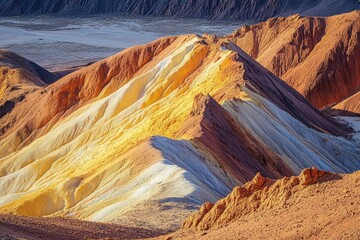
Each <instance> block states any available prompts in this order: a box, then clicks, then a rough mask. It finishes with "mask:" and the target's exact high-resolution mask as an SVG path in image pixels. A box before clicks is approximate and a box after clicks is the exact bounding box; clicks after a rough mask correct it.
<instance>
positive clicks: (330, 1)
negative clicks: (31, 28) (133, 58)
mask: <svg viewBox="0 0 360 240" xmlns="http://www.w3.org/2000/svg"><path fill="white" fill-rule="evenodd" d="M355 9H360V3H359V2H358V1H356V0H305V1H304V0H286V1H275V0H266V1H261V0H256V1H251V0H242V1H236V0H231V1H227V2H224V1H221V0H197V1H192V0H184V1H177V0H155V1H146V0H141V1H138V0H136V1H135V0H79V1H65V2H64V1H62V0H52V1H47V0H27V1H26V2H19V1H16V0H1V1H0V15H1V16H15V15H39V14H47V15H50V14H55V15H60V16H63V15H71V16H84V15H85V16H87V15H93V14H111V13H117V14H133V15H145V16H168V17H183V18H185V17H186V18H210V19H218V20H225V19H227V20H230V19H232V20H235V19H236V20H265V19H268V18H270V17H274V16H278V15H290V14H294V13H302V14H305V15H312V16H313V15H321V16H327V15H334V14H339V13H344V12H349V11H352V10H355Z"/></svg>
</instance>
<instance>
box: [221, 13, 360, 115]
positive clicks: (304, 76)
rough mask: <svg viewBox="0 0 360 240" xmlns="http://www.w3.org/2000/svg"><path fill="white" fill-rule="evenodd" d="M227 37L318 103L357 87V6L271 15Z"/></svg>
mask: <svg viewBox="0 0 360 240" xmlns="http://www.w3.org/2000/svg"><path fill="white" fill-rule="evenodd" d="M225 38H226V39H230V40H231V41H233V42H234V43H236V44H237V45H238V46H239V47H241V48H242V49H243V50H244V51H246V52H247V53H248V54H249V55H250V56H251V57H253V58H255V59H256V60H257V61H258V62H259V63H261V64H262V65H263V66H265V67H266V68H267V69H269V70H270V71H271V72H273V73H274V74H276V75H277V76H279V77H280V78H282V79H283V80H284V81H285V82H286V83H288V84H289V85H290V86H292V87H293V88H295V89H296V90H297V91H299V92H300V93H301V94H302V95H303V96H304V97H305V98H306V99H308V100H309V101H310V102H311V103H312V104H313V105H314V106H316V107H317V108H319V109H324V108H326V107H331V106H333V105H335V104H337V103H339V102H340V101H342V100H344V99H346V98H348V97H349V96H351V95H353V94H354V93H355V92H357V91H359V89H360V11H354V12H351V13H347V14H342V15H336V16H332V17H328V18H319V17H301V16H299V15H294V16H291V17H288V18H274V19H270V20H268V21H266V22H263V23H259V24H256V25H252V26H244V27H242V28H240V29H239V30H237V31H236V32H234V33H233V34H232V35H229V36H226V37H225ZM354 110H355V111H359V109H354Z"/></svg>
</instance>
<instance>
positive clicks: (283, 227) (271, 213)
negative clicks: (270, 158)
mask: <svg viewBox="0 0 360 240" xmlns="http://www.w3.org/2000/svg"><path fill="white" fill-rule="evenodd" d="M359 195H360V172H359V171H358V172H355V173H352V174H349V175H338V174H332V173H329V172H325V171H320V170H317V169H314V168H312V169H305V170H303V171H302V172H301V174H300V175H299V176H297V177H291V178H287V177H285V178H283V179H281V180H276V181H274V180H271V179H268V178H264V177H262V176H261V175H260V174H258V175H256V176H255V177H254V179H253V180H252V181H250V182H248V183H247V184H245V185H244V186H242V187H236V188H235V189H234V190H233V191H232V192H231V193H230V194H229V195H228V196H227V197H226V198H224V199H222V200H220V201H218V202H217V203H215V204H212V203H205V204H204V205H203V206H202V207H201V209H200V210H199V212H197V213H195V214H194V215H192V216H190V217H189V218H188V219H187V220H186V221H185V222H184V224H183V226H182V231H180V232H177V233H174V234H171V235H169V236H167V237H168V239H172V238H173V239H264V238H265V239H301V238H303V239H359V237H360V229H359V226H358V221H359V220H360V207H359V205H358V197H359Z"/></svg>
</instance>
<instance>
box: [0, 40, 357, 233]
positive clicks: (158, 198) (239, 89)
mask: <svg viewBox="0 0 360 240" xmlns="http://www.w3.org/2000/svg"><path fill="white" fill-rule="evenodd" d="M299 81H301V76H299ZM0 126H1V128H2V135H1V137H0V186H1V188H0V213H11V214H16V215H26V216H67V217H72V218H77V219H82V220H91V221H99V222H111V223H122V224H124V223H126V224H128V223H131V224H132V225H133V226H141V227H147V228H161V229H166V230H169V229H172V230H173V229H176V228H177V227H178V226H179V225H180V223H181V222H182V221H183V219H184V218H185V217H186V216H187V215H188V214H189V213H190V212H191V209H194V208H197V207H198V206H199V205H200V204H202V203H203V202H209V201H211V202H215V201H217V200H218V199H220V198H222V197H224V196H226V195H227V194H228V193H229V192H230V190H231V189H232V188H233V187H234V186H236V185H241V184H244V183H245V182H246V181H249V180H250V179H252V178H253V176H254V175H255V174H256V173H257V172H260V173H261V174H262V175H263V176H266V177H269V178H274V179H276V178H281V177H283V176H290V175H294V174H299V173H300V172H301V170H302V169H304V168H306V167H311V166H315V167H318V168H321V169H323V170H331V171H336V172H339V173H350V172H352V171H355V170H358V169H360V159H359V156H360V146H359V144H358V143H357V142H356V141H354V140H353V139H352V138H351V136H350V135H351V134H353V133H354V131H353V130H352V129H351V128H349V127H348V126H347V125H346V124H345V123H341V122H338V121H337V120H336V119H332V118H329V117H328V116H325V115H324V114H323V113H322V112H320V111H319V110H318V109H316V108H315V107H313V106H312V105H311V104H310V103H309V102H308V101H307V100H306V99H305V98H304V97H303V96H301V94H299V93H298V92H296V91H295V90H294V89H293V88H291V87H290V86H288V85H287V84H286V83H285V82H283V81H282V80H281V79H280V78H279V77H277V76H276V75H274V74H273V73H272V72H270V71H269V70H267V69H266V68H264V67H263V66H262V65H260V64H259V63H258V62H256V61H255V60H254V59H253V58H251V57H250V56H249V55H248V54H247V53H246V52H244V51H243V50H242V49H241V48H240V47H239V46H238V45H236V44H235V43H234V42H232V41H231V40H229V39H227V38H220V37H215V36H208V35H205V36H197V35H185V36H178V37H165V38H161V39H159V40H156V41H154V42H152V43H149V44H146V45H143V46H137V47H133V48H130V49H128V50H125V51H123V52H121V53H119V54H117V55H114V56H112V57H109V58H107V59H104V60H102V61H100V62H98V63H95V64H93V65H91V66H88V67H85V68H83V69H81V70H78V71H75V72H73V73H72V74H70V75H68V76H65V77H63V78H61V79H59V80H58V81H57V82H55V83H53V84H50V85H48V86H40V88H39V90H37V91H34V92H32V93H29V94H27V95H26V96H25V98H24V100H23V101H21V102H20V103H19V104H16V105H15V107H14V108H13V109H12V110H11V111H8V112H6V113H5V115H4V116H3V117H1V119H0ZM154 213H156V214H154ZM174 216H176V217H174Z"/></svg>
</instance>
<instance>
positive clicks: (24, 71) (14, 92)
mask: <svg viewBox="0 0 360 240" xmlns="http://www.w3.org/2000/svg"><path fill="white" fill-rule="evenodd" d="M57 79H58V77H57V76H56V75H54V74H52V73H50V72H48V71H46V70H45V69H43V68H41V67H40V66H38V65H36V64H35V63H33V62H31V61H29V60H27V59H25V58H23V57H21V56H19V55H17V54H15V53H13V52H9V51H6V50H1V49H0V117H3V116H5V115H6V114H7V113H9V112H10V111H11V110H12V109H13V108H14V107H15V105H17V104H19V103H20V102H21V101H23V100H24V98H25V97H26V95H27V94H29V93H32V92H34V91H37V90H39V89H41V88H42V87H44V86H46V85H47V84H50V83H53V82H54V81H55V80H57ZM3 132H4V129H1V128H0V134H3Z"/></svg>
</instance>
